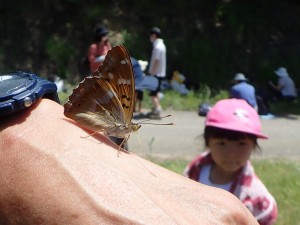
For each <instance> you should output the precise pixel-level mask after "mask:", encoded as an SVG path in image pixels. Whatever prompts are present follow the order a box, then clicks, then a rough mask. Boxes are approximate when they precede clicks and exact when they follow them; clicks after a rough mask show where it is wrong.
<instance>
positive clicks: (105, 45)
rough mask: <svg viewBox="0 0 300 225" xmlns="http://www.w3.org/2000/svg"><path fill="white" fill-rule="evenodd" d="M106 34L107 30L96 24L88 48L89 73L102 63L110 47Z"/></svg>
mask: <svg viewBox="0 0 300 225" xmlns="http://www.w3.org/2000/svg"><path fill="white" fill-rule="evenodd" d="M108 34H109V30H108V29H107V28H106V27H104V26H102V25H98V26H97V27H96V29H95V37H94V41H93V43H92V44H91V45H90V47H89V49H88V61H89V63H90V72H91V73H92V72H94V71H96V70H97V69H98V67H99V66H100V65H102V63H103V61H104V58H105V56H106V54H107V52H108V51H109V50H110V49H111V44H110V42H109V39H108Z"/></svg>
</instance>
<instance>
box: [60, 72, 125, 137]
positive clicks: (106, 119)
mask: <svg viewBox="0 0 300 225" xmlns="http://www.w3.org/2000/svg"><path fill="white" fill-rule="evenodd" d="M64 114H65V116H67V117H69V118H71V119H73V120H75V121H77V122H78V123H80V124H82V125H83V126H84V127H86V128H88V129H90V130H92V131H101V130H103V131H106V130H108V129H109V128H111V127H114V126H115V125H116V124H124V123H125V121H126V119H125V114H124V110H123V107H122V105H121V102H120V101H119V99H118V97H117V94H116V93H115V91H114V89H113V88H112V87H111V85H110V83H109V82H108V81H106V80H105V79H101V78H99V77H93V76H89V77H86V78H85V79H84V80H83V81H82V82H81V83H80V84H79V85H78V87H76V88H75V89H74V90H73V93H72V94H71V95H70V97H69V100H68V101H67V102H66V104H65V105H64ZM108 133H109V132H108Z"/></svg>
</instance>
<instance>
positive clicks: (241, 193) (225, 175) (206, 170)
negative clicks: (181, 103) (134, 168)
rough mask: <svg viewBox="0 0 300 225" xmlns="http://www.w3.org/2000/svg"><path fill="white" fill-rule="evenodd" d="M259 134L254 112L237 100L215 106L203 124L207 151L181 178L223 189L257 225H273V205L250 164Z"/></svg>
mask: <svg viewBox="0 0 300 225" xmlns="http://www.w3.org/2000/svg"><path fill="white" fill-rule="evenodd" d="M257 138H263V139H267V136H265V135H263V134H262V133H261V125H260V120H259V117H258V114H257V112H256V111H255V110H254V109H253V108H252V107H251V106H250V105H249V104H248V103H247V102H246V101H245V100H241V99H225V100H221V101H219V102H217V103H216V105H215V106H214V107H213V108H212V109H211V110H210V111H209V112H208V114H207V117H206V121H205V130H204V139H205V145H206V147H207V148H208V149H209V151H206V152H204V153H202V154H201V155H199V156H198V157H196V158H195V159H194V160H193V161H192V162H190V163H189V165H188V166H187V167H186V169H185V172H184V175H185V176H187V177H189V178H191V179H193V180H195V181H198V182H200V183H203V184H206V185H210V186H214V187H218V188H222V189H225V190H227V191H229V192H231V193H232V194H234V195H235V196H236V197H237V198H239V199H240V200H241V201H242V202H243V203H244V204H245V205H246V206H247V208H248V209H249V210H250V211H251V212H252V214H253V215H254V217H255V218H256V219H257V221H258V222H259V224H263V225H270V224H273V223H274V222H275V220H276V217H277V205H276V201H275V199H274V198H273V196H272V195H271V194H270V193H269V192H268V190H267V188H266V187H265V185H264V184H263V183H262V181H261V180H260V179H259V178H258V177H257V175H256V174H255V172H254V169H253V167H252V165H251V163H250V155H251V153H252V151H253V150H254V149H255V148H256V147H258V144H257Z"/></svg>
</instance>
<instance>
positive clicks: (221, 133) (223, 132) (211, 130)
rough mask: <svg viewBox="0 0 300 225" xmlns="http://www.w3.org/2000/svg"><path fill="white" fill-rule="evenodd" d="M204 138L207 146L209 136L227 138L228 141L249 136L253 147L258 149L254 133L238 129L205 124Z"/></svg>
mask: <svg viewBox="0 0 300 225" xmlns="http://www.w3.org/2000/svg"><path fill="white" fill-rule="evenodd" d="M203 136H204V140H205V146H206V147H208V140H209V138H221V139H223V138H224V139H227V140H230V141H235V140H241V139H245V138H250V139H251V140H252V141H253V142H254V144H255V148H258V149H260V147H259V145H258V143H257V137H256V136H255V135H254V134H248V133H244V132H240V131H233V130H227V129H222V128H218V127H211V126H206V127H205V129H204V135H203Z"/></svg>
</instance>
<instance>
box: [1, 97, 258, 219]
mask: <svg viewBox="0 0 300 225" xmlns="http://www.w3.org/2000/svg"><path fill="white" fill-rule="evenodd" d="M0 130H1V132H0V151H1V154H0V163H1V164H0V165H1V171H2V172H1V175H0V204H1V205H0V216H1V219H0V222H1V223H2V224H7V225H9V224H22V225H24V224H35V223H36V224H85V225H89V224H124V223H132V224H137V223H143V224H153V223H155V224H257V223H256V221H255V220H254V218H253V217H252V216H251V215H250V213H249V211H248V210H247V209H246V208H245V207H244V206H243V205H242V203H240V202H239V201H238V199H236V198H234V197H233V196H232V195H231V194H229V193H227V192H225V191H221V190H219V189H213V188H210V187H207V186H204V185H201V184H198V183H196V182H193V181H191V180H189V179H187V178H184V177H182V176H180V175H178V174H175V173H173V172H170V171H168V170H166V169H164V168H161V167H159V166H156V165H155V164H152V163H151V162H149V161H146V160H144V159H142V158H139V157H137V156H135V155H133V154H131V153H128V152H121V153H119V154H118V146H115V145H114V144H112V143H111V142H110V141H109V140H108V139H107V138H105V137H104V136H103V135H100V134H99V135H98V134H96V135H93V136H90V137H88V138H82V137H84V136H87V132H86V131H85V130H83V129H81V128H79V127H78V125H77V124H75V123H72V122H71V121H69V120H67V119H66V118H65V117H64V116H63V108H62V107H61V106H60V105H58V104H57V103H54V102H52V101H49V100H42V101H41V102H40V103H39V105H38V107H37V108H35V109H32V110H31V111H28V114H26V113H25V114H23V115H22V116H19V117H15V118H12V119H11V120H10V121H2V122H1V124H0Z"/></svg>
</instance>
